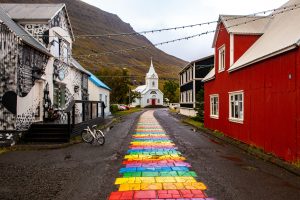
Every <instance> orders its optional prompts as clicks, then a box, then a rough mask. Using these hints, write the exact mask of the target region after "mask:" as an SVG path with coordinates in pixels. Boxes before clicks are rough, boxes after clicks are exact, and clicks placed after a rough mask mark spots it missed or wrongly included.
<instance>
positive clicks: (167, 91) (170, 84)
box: [163, 80, 179, 103]
mask: <svg viewBox="0 0 300 200" xmlns="http://www.w3.org/2000/svg"><path fill="white" fill-rule="evenodd" d="M178 88H179V86H178V83H176V82H175V81H173V80H168V81H166V82H165V83H164V86H163V93H164V97H165V98H168V99H169V101H170V102H171V103H176V102H179V91H178Z"/></svg>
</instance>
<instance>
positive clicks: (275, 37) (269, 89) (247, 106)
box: [203, 0, 300, 161]
mask: <svg viewBox="0 0 300 200" xmlns="http://www.w3.org/2000/svg"><path fill="white" fill-rule="evenodd" d="M295 4H296V5H295ZM299 6H300V0H291V1H289V2H288V3H286V4H285V5H283V6H282V7H281V8H279V9H278V11H275V12H273V13H272V14H271V15H270V17H268V18H265V17H257V16H256V17H249V16H248V17H242V16H220V18H219V23H218V26H217V30H216V34H215V39H214V43H213V47H214V48H215V68H214V69H213V70H212V71H211V72H210V73H209V74H208V75H207V76H206V77H205V78H204V80H203V81H204V82H205V84H204V90H205V121H204V123H205V126H206V127H207V128H210V129H213V130H218V131H221V132H223V133H224V134H225V135H227V136H229V137H232V138H235V139H237V140H240V141H243V142H245V143H248V144H251V145H255V146H257V147H260V148H262V149H264V150H265V151H266V152H270V153H273V154H275V155H277V156H278V157H280V158H283V159H285V160H288V161H296V160H300V49H299V44H300V24H299V21H300V7H299ZM284 7H285V9H283V8H284ZM292 7H293V10H292ZM281 11H283V13H281Z"/></svg>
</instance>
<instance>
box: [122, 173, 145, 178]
mask: <svg viewBox="0 0 300 200" xmlns="http://www.w3.org/2000/svg"><path fill="white" fill-rule="evenodd" d="M141 175H142V172H125V173H124V174H123V177H125V178H128V177H140V176H141Z"/></svg>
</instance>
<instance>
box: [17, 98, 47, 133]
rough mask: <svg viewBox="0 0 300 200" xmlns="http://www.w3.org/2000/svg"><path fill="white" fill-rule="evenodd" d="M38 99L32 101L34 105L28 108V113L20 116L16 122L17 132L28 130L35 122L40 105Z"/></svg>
mask: <svg viewBox="0 0 300 200" xmlns="http://www.w3.org/2000/svg"><path fill="white" fill-rule="evenodd" d="M40 102H41V101H40V100H39V98H38V97H36V98H34V99H33V100H32V104H31V105H30V106H29V107H28V109H27V110H26V112H24V113H21V114H18V115H17V120H16V130H18V131H23V130H27V129H28V128H29V127H30V125H31V124H32V123H33V122H34V121H35V117H36V116H35V115H36V111H37V109H38V107H39V105H40Z"/></svg>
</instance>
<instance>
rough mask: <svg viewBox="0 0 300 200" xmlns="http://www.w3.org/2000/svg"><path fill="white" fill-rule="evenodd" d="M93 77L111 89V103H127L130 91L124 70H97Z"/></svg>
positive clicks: (126, 73) (126, 72) (128, 80)
mask: <svg viewBox="0 0 300 200" xmlns="http://www.w3.org/2000/svg"><path fill="white" fill-rule="evenodd" d="M95 75H96V76H97V77H98V78H99V79H100V80H102V81H103V82H104V83H105V84H107V85H108V86H109V87H110V88H111V89H112V91H111V103H120V104H122V103H124V104H125V103H127V102H128V94H129V90H130V79H129V77H128V71H127V70H126V69H121V70H120V69H115V70H114V69H107V68H102V69H100V70H98V71H97V72H96V73H95Z"/></svg>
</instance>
